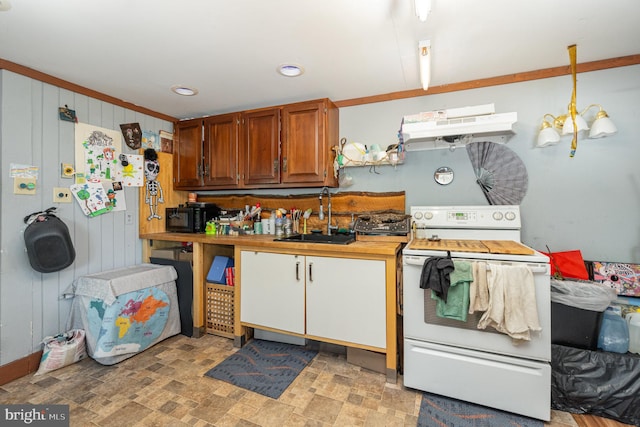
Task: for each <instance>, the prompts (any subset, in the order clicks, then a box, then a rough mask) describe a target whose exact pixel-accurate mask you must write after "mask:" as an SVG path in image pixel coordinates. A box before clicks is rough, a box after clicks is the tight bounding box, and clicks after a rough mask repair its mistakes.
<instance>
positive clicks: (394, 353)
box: [385, 258, 398, 384]
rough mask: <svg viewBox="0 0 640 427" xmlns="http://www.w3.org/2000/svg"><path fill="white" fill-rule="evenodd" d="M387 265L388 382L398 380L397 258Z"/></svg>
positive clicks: (388, 261)
mask: <svg viewBox="0 0 640 427" xmlns="http://www.w3.org/2000/svg"><path fill="white" fill-rule="evenodd" d="M385 266H386V276H387V277H386V283H387V295H386V300H387V307H386V311H387V353H386V362H387V363H386V368H387V369H386V370H387V382H389V383H394V384H395V383H396V382H397V380H398V344H397V316H396V307H397V301H396V295H397V293H396V286H397V271H396V259H395V258H392V259H388V260H387V261H386V262H385Z"/></svg>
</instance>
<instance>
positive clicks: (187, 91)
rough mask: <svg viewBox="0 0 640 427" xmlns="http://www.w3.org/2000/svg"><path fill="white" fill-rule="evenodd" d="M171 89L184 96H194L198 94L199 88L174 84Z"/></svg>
mask: <svg viewBox="0 0 640 427" xmlns="http://www.w3.org/2000/svg"><path fill="white" fill-rule="evenodd" d="M171 90H172V91H173V92H175V93H177V94H178V95H183V96H193V95H197V94H198V89H192V88H190V87H186V86H181V85H176V86H172V87H171Z"/></svg>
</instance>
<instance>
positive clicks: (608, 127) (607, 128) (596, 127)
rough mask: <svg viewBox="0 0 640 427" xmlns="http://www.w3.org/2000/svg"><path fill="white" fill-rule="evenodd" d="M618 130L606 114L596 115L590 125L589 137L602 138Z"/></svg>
mask: <svg viewBox="0 0 640 427" xmlns="http://www.w3.org/2000/svg"><path fill="white" fill-rule="evenodd" d="M616 132H618V128H617V127H616V125H615V124H614V123H613V121H611V119H610V118H609V117H607V116H606V115H605V116H603V117H598V118H597V119H596V120H595V121H594V122H593V124H592V125H591V130H590V131H589V138H602V137H604V136H608V135H613V134H614V133H616Z"/></svg>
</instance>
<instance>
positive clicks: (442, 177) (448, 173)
mask: <svg viewBox="0 0 640 427" xmlns="http://www.w3.org/2000/svg"><path fill="white" fill-rule="evenodd" d="M433 179H434V180H435V181H436V182H437V183H438V184H440V185H448V184H451V182H452V181H453V169H451V168H450V167H447V166H442V167H439V168H438V169H436V172H435V173H434V174H433Z"/></svg>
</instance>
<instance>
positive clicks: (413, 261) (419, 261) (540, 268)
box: [403, 256, 550, 274]
mask: <svg viewBox="0 0 640 427" xmlns="http://www.w3.org/2000/svg"><path fill="white" fill-rule="evenodd" d="M427 259H429V257H420V256H404V257H403V263H404V264H406V265H412V266H418V267H422V266H423V265H424V263H425V261H426V260H427ZM455 260H458V261H469V262H473V261H482V262H486V263H487V271H489V270H491V264H497V265H522V263H512V262H489V261H483V260H477V259H476V260H472V259H462V258H454V261H455ZM526 265H527V266H528V267H529V268H530V269H531V272H532V273H533V274H540V273H549V270H550V267H549V264H542V263H539V264H538V263H526Z"/></svg>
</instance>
